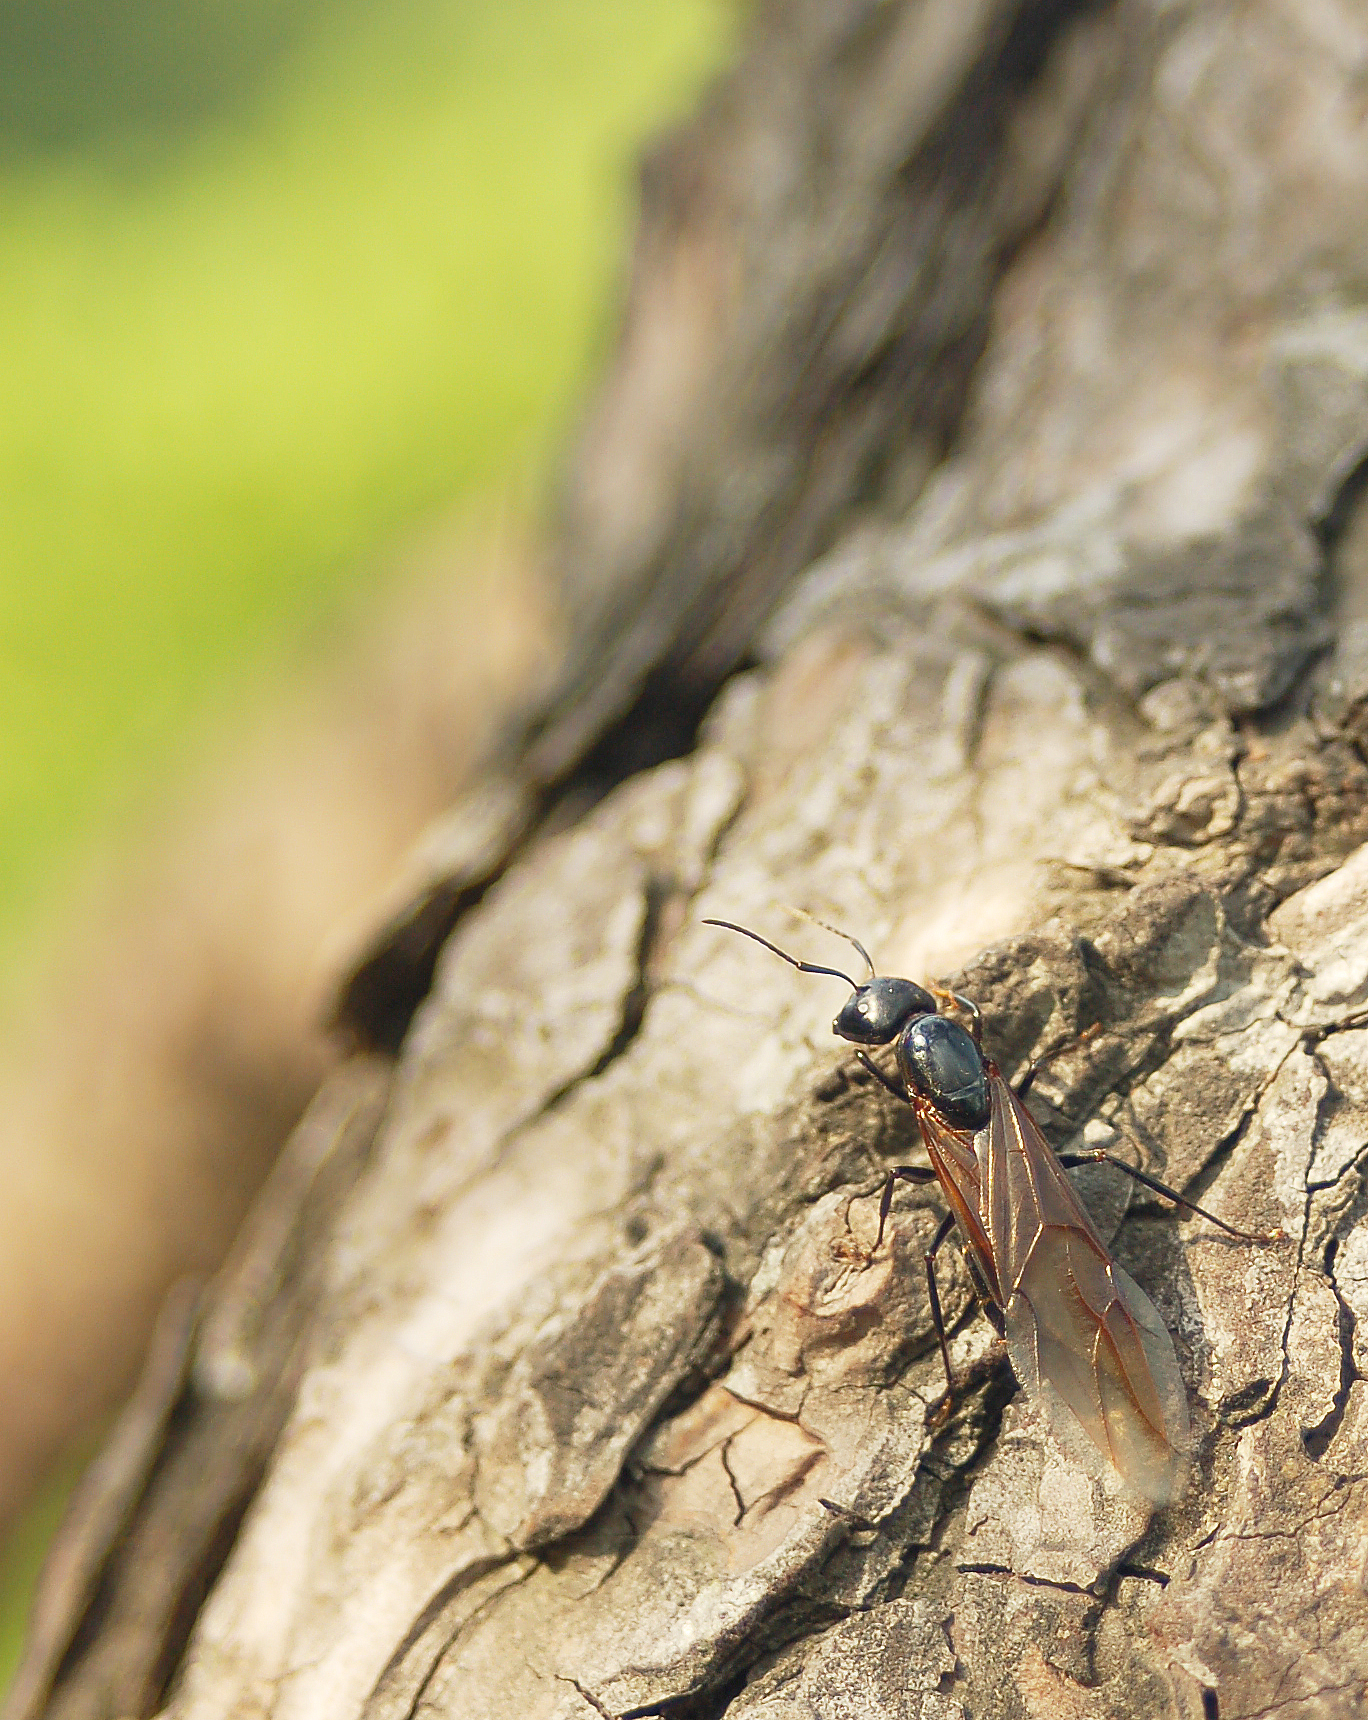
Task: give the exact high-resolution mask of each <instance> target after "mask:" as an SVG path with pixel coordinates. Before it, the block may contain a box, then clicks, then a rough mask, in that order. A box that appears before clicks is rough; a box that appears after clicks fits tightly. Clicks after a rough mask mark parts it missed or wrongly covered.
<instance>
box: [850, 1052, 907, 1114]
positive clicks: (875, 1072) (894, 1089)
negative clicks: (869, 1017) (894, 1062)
mask: <svg viewBox="0 0 1368 1720" xmlns="http://www.w3.org/2000/svg"><path fill="white" fill-rule="evenodd" d="M855 1061H856V1062H857V1063H862V1064H863V1065H864V1067H865V1068H866V1069H868V1071H869V1073H870V1074H871V1075H872V1076H873V1077H874V1079H875V1080H876V1081H877V1082H879V1084H880V1085H881V1086H884V1087H887V1089H888V1091H889V1092H890V1093H891V1094H892V1095H893V1097H894V1098H895V1099H901V1100H902V1102H903V1104H904V1105H910V1104H911V1103H912V1101H911V1100H910V1099H909V1098H908V1096H907V1089H906V1088H905V1087H900V1086H899V1085H898V1083H897V1082H896V1081H895V1080H894V1079H893V1077H892V1076H891V1075H885V1074H884V1072H883V1070H882V1069H880V1067H879V1065H878V1064H877V1063H876V1062H875V1061H874V1059H873V1058H872V1057H871V1056H870V1055H869V1053H868V1052H867V1051H857V1052H856V1053H855Z"/></svg>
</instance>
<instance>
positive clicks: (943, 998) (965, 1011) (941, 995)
mask: <svg viewBox="0 0 1368 1720" xmlns="http://www.w3.org/2000/svg"><path fill="white" fill-rule="evenodd" d="M926 989H927V990H928V991H929V992H930V993H931V995H932V997H934V998H935V999H936V1001H937V1002H938V1003H949V1004H953V1005H954V1008H955V1009H956V1010H957V1011H958V1012H959V1013H960V1014H961V1015H967V1016H968V1017H969V1037H970V1038H971V1039H972V1040H973V1042H974V1044H975V1045H977V1046H978V1047H979V1049H980V1050H982V1049H983V1011H982V1010H981V1009H980V1008H979V1006H978V1005H977V1004H976V1003H975V1002H974V1001H973V1000H972V998H967V997H963V996H961V994H960V993H959V992H957V991H948V990H947V989H946V988H945V986H943V985H937V984H936V982H935V980H928V981H927V982H926ZM942 1013H944V1012H942Z"/></svg>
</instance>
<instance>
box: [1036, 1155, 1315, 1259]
mask: <svg viewBox="0 0 1368 1720" xmlns="http://www.w3.org/2000/svg"><path fill="white" fill-rule="evenodd" d="M1059 1162H1060V1164H1061V1165H1063V1166H1064V1168H1065V1170H1072V1169H1073V1167H1074V1166H1075V1165H1115V1166H1116V1168H1117V1170H1119V1171H1125V1173H1126V1175H1127V1176H1128V1177H1133V1178H1134V1180H1135V1181H1136V1182H1138V1183H1142V1184H1143V1185H1144V1186H1145V1187H1146V1188H1148V1189H1153V1190H1154V1192H1155V1194H1161V1195H1163V1197H1164V1199H1165V1200H1171V1201H1172V1202H1173V1204H1174V1205H1175V1206H1181V1207H1182V1208H1183V1209H1184V1210H1185V1211H1187V1212H1195V1213H1196V1214H1197V1216H1198V1218H1204V1219H1206V1220H1207V1222H1208V1223H1209V1224H1214V1225H1215V1226H1216V1227H1217V1229H1218V1230H1223V1231H1225V1233H1226V1235H1227V1236H1237V1237H1239V1239H1240V1241H1241V1242H1257V1243H1270V1242H1281V1241H1282V1240H1283V1236H1284V1232H1283V1230H1282V1229H1281V1227H1279V1229H1277V1230H1270V1231H1252V1230H1237V1229H1236V1228H1235V1226H1234V1225H1233V1224H1227V1223H1226V1221H1225V1220H1224V1219H1223V1218H1217V1216H1216V1214H1215V1213H1214V1212H1208V1211H1207V1209H1206V1208H1205V1207H1204V1206H1198V1204H1197V1202H1196V1201H1195V1200H1189V1199H1188V1198H1187V1196H1186V1195H1185V1194H1179V1193H1178V1190H1177V1189H1176V1188H1170V1187H1169V1186H1168V1184H1167V1183H1161V1182H1160V1181H1159V1179H1158V1177H1152V1176H1150V1175H1149V1173H1148V1172H1146V1171H1142V1170H1137V1169H1136V1167H1135V1166H1134V1165H1128V1164H1127V1163H1126V1161H1125V1160H1124V1159H1118V1158H1117V1157H1116V1155H1115V1153H1109V1152H1108V1151H1107V1150H1106V1148H1105V1147H1090V1148H1088V1150H1087V1151H1086V1152H1081V1153H1061V1154H1060V1155H1059Z"/></svg>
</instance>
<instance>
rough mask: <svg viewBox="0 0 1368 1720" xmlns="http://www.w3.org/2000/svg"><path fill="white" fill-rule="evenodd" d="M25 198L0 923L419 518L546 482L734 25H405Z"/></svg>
mask: <svg viewBox="0 0 1368 1720" xmlns="http://www.w3.org/2000/svg"><path fill="white" fill-rule="evenodd" d="M344 22H345V24H346V28H345V30H343V31H342V32H341V34H339V35H335V36H334V37H333V38H332V39H331V40H329V41H327V42H326V43H321V44H315V45H314V47H313V49H312V51H311V52H310V53H307V54H306V53H303V52H301V53H299V54H297V55H296V57H295V58H294V60H293V61H292V62H290V63H289V64H287V65H286V66H284V67H283V68H281V69H280V70H279V71H278V73H277V76H276V78H275V82H274V86H273V87H272V88H271V89H269V90H267V91H264V92H261V93H260V94H259V95H258V97H257V99H256V100H255V102H254V105H253V109H252V111H251V112H250V114H247V115H245V116H244V115H239V116H238V118H237V120H236V121H235V122H229V121H227V120H223V119H220V120H219V121H218V122H216V123H215V125H214V127H213V129H211V130H210V131H208V132H207V133H203V132H202V133H200V134H198V135H194V136H192V137H190V138H189V139H188V140H186V141H185V142H184V143H183V144H182V145H180V146H178V147H177V148H176V149H175V151H174V152H159V153H154V154H153V155H152V156H151V158H150V159H141V158H140V157H139V156H138V154H137V153H136V152H134V151H130V152H129V153H128V154H127V156H126V157H124V156H122V155H120V154H119V153H117V152H116V153H114V154H113V155H112V156H107V157H106V159H105V160H104V161H103V162H92V161H91V160H90V159H89V158H88V157H86V156H70V155H69V156H67V157H66V158H64V159H61V160H51V159H50V160H48V161H45V162H36V163H35V162H30V163H28V164H26V165H20V166H12V167H11V168H10V169H9V171H8V172H7V173H5V172H0V234H2V235H3V246H2V247H0V375H3V376H4V378H5V394H6V406H5V409H4V411H3V412H2V413H0V557H3V560H0V670H2V672H0V925H3V924H4V923H5V921H6V920H11V922H12V920H13V917H14V916H15V915H16V914H17V913H21V912H22V911H23V910H24V909H25V908H26V907H27V906H29V905H31V904H33V903H34V902H35V901H37V900H38V899H40V897H41V892H42V880H43V878H44V877H45V875H47V874H48V873H49V872H50V871H51V870H52V868H53V865H54V862H55V861H58V860H59V859H60V857H61V855H62V854H63V853H64V852H66V851H69V850H70V849H71V848H72V846H73V845H77V844H79V843H80V842H81V841H82V840H83V838H84V837H86V836H87V835H88V833H89V830H90V828H91V825H92V820H93V819H95V818H98V817H99V816H101V815H102V814H103V812H104V811H105V810H106V809H107V806H108V804H109V803H110V802H111V801H113V802H115V803H117V802H118V800H119V799H120V797H121V795H122V794H123V793H124V792H125V790H126V788H127V785H128V784H129V783H130V782H133V781H141V780H146V779H147V778H148V777H149V775H152V776H155V775H156V774H157V773H158V772H159V771H160V770H161V769H162V768H163V767H164V765H165V764H166V762H167V759H168V749H171V750H174V748H175V747H176V745H177V744H178V738H179V737H181V736H183V735H184V734H185V732H186V729H187V725H190V727H191V728H193V725H194V723H195V722H196V720H197V719H198V718H199V717H200V715H201V714H202V713H203V711H204V710H205V709H206V708H207V707H208V705H210V704H211V703H212V702H213V697H214V693H215V690H216V689H220V688H222V687H223V686H224V684H225V682H226V681H228V680H230V679H231V677H232V676H233V674H234V672H235V671H236V669H237V668H238V667H239V666H240V665H241V664H242V663H243V662H244V660H247V659H251V658H253V657H255V656H257V655H258V654H259V653H260V652H261V651H263V650H264V649H267V648H269V646H270V644H271V642H276V641H279V640H281V639H282V638H290V637H293V636H295V635H297V634H298V633H299V632H300V630H302V629H305V628H307V627H308V626H309V625H310V624H311V623H312V622H314V621H316V619H317V617H318V616H319V614H320V612H324V611H327V610H328V609H329V607H330V606H333V605H336V603H337V602H338V601H339V599H340V598H341V596H342V595H343V594H344V593H345V592H346V591H347V590H348V589H349V588H354V586H355V584H356V582H357V581H358V580H361V579H364V578H365V577H366V575H365V572H364V569H365V567H366V562H367V557H368V554H369V553H370V551H371V550H372V549H373V548H374V547H375V546H376V545H378V544H380V543H381V542H383V541H384V540H385V538H386V537H387V536H388V535H389V534H391V533H393V532H394V531H395V530H396V529H398V528H399V527H401V526H402V525H403V523H404V522H406V521H410V520H412V519H414V518H415V516H418V515H420V514H421V513H422V512H423V511H424V510H425V509H429V508H432V507H435V506H437V505H439V504H441V503H443V502H445V501H449V500H450V499H452V498H454V497H459V496H461V495H463V494H469V493H471V492H472V491H477V490H479V489H480V488H481V487H483V486H487V485H489V484H491V483H494V482H506V481H508V480H509V478H510V475H511V474H512V475H517V476H519V477H521V478H523V479H524V480H526V478H527V476H528V474H529V473H530V474H536V473H539V472H540V471H541V470H542V469H543V463H544V458H545V453H546V450H547V448H548V446H549V445H552V444H554V442H555V441H556V440H558V439H559V437H560V436H561V434H562V432H563V430H564V429H565V427H566V425H567V423H568V419H569V412H570V409H571V406H572V403H573V402H574V400H575V398H576V395H577V391H578V389H579V388H580V386H581V385H582V382H583V379H584V377H585V375H586V369H587V360H588V358H589V355H590V354H591V352H592V351H593V350H594V348H595V346H596V344H599V343H601V342H602V339H603V331H604V329H605V327H606V326H607V320H608V315H609V310H608V307H609V306H610V305H611V302H612V297H611V295H612V292H613V289H614V283H615V282H616V280H618V279H619V278H620V274H621V270H622V266H623V261H624V257H625V248H626V242H627V233H628V231H629V225H628V219H627V217H628V209H629V199H630V195H631V186H632V181H631V176H630V173H629V172H628V171H627V165H628V162H629V161H630V159H631V156H632V152H633V148H634V145H635V141H636V140H637V139H638V138H639V137H641V135H642V134H643V133H644V132H646V131H647V130H648V129H649V127H650V126H651V124H652V122H653V121H655V120H656V119H657V118H658V116H660V114H661V113H662V112H663V111H668V110H669V109H672V108H675V107H678V106H679V105H681V104H682V103H683V101H684V100H685V98H686V97H687V94H688V93H689V92H690V91H691V90H692V89H693V88H694V87H695V86H696V84H697V82H698V81H699V78H700V76H701V73H702V70H703V68H704V67H706V66H707V65H708V64H709V63H710V62H712V61H713V60H714V59H715V58H716V56H717V54H718V52H719V47H720V43H721V40H722V37H723V34H724V17H723V12H722V9H721V5H720V0H654V3H653V0H500V4H499V5H497V6H495V5H490V4H488V3H487V0H444V3H441V4H437V3H434V0H411V4H410V5H409V6H408V8H407V9H405V8H404V7H403V6H399V7H395V8H394V9H392V10H389V11H387V12H386V13H385V14H384V16H383V17H381V16H379V15H377V14H376V13H375V12H372V11H370V10H368V9H367V10H363V11H360V12H353V13H350V14H347V15H345V16H344Z"/></svg>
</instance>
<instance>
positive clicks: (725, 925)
mask: <svg viewBox="0 0 1368 1720" xmlns="http://www.w3.org/2000/svg"><path fill="white" fill-rule="evenodd" d="M809 917H810V916H809ZM816 923H817V924H818V925H820V924H821V922H820V920H819V921H817V922H816ZM703 924H704V925H705V926H721V927H722V929H723V930H724V931H727V932H740V934H741V936H742V937H743V938H751V939H753V940H754V942H755V943H757V944H763V945H764V946H765V948H766V949H767V950H769V951H771V952H772V953H773V954H774V955H776V956H778V957H779V959H780V960H781V961H786V962H787V963H788V964H789V966H790V967H796V968H797V969H798V972H799V973H824V974H830V976H831V977H832V979H843V980H844V981H845V982H846V984H847V985H848V986H849V987H850V989H851V990H852V991H858V990H859V989H860V988H859V986H858V985H857V984H856V982H855V981H854V980H853V979H851V977H850V975H849V974H848V973H842V972H841V970H840V968H831V967H818V965H817V964H816V962H800V961H799V960H798V958H797V956H791V955H790V954H789V953H788V951H787V950H781V949H780V948H779V946H778V944H772V943H771V942H770V941H769V939H768V938H762V937H761V936H760V934H759V932H753V931H751V929H750V927H749V926H738V925H737V924H736V922H735V920H704V922H703ZM826 929H827V930H828V931H830V929H831V928H830V927H829V926H828V927H827V928H826ZM844 935H845V934H844V933H843V932H841V933H837V936H838V937H844ZM850 942H851V943H855V940H854V938H852V939H851V940H850ZM855 947H856V949H859V950H860V954H861V955H862V956H863V955H864V951H863V950H862V949H860V946H859V945H858V944H855ZM865 960H866V961H868V960H869V957H868V956H865ZM870 971H871V972H872V971H873V969H872V967H871V970H870Z"/></svg>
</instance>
